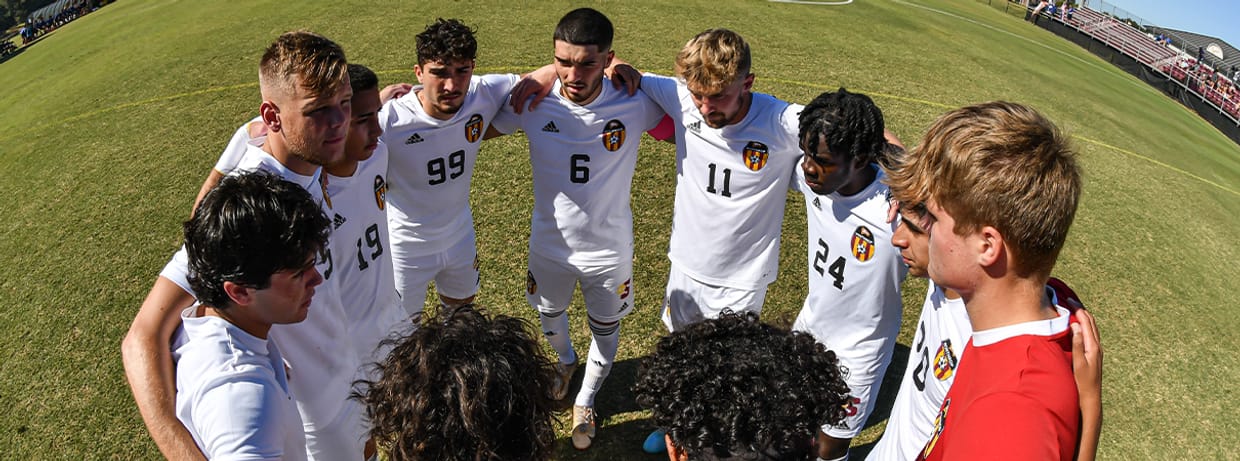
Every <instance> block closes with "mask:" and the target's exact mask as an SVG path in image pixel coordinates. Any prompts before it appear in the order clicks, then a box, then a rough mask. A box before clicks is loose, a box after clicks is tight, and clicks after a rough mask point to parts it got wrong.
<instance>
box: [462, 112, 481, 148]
mask: <svg viewBox="0 0 1240 461" xmlns="http://www.w3.org/2000/svg"><path fill="white" fill-rule="evenodd" d="M479 139H482V116H481V115H479V114H474V115H473V116H472V117H469V121H468V122H465V140H466V141H469V142H477V141H478V140H479Z"/></svg>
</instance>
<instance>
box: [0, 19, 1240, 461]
mask: <svg viewBox="0 0 1240 461" xmlns="http://www.w3.org/2000/svg"><path fill="white" fill-rule="evenodd" d="M571 7H572V6H570V5H569V4H568V3H566V2H522V3H515V4H514V3H512V2H495V1H488V2H425V3H416V4H407V3H398V2H384V3H379V4H376V3H372V2H361V1H338V2H315V3H308V4H299V5H298V6H297V7H296V8H288V7H287V6H286V4H284V3H282V2H274V1H255V2H245V3H236V2H171V1H166V0H154V1H143V2H137V1H122V2H117V3H115V4H113V5H109V6H108V7H105V8H103V9H101V10H100V11H98V12H96V13H93V14H91V15H88V16H86V17H84V18H82V19H80V20H78V21H75V22H73V23H70V24H69V25H67V26H65V27H63V28H61V29H59V30H57V31H56V32H54V33H52V34H51V35H49V36H47V37H45V38H44V39H43V40H41V41H39V42H38V43H36V44H35V45H34V46H32V47H31V48H30V49H27V50H25V51H24V52H23V53H21V54H20V55H18V56H16V57H14V58H13V59H11V60H9V61H6V62H4V63H2V64H0V88H4V89H5V92H4V93H3V94H0V108H4V109H2V110H0V197H3V202H0V203H3V205H0V261H4V262H5V264H3V265H0V351H4V352H3V353H0V365H2V366H0V407H3V408H7V409H8V410H7V411H5V412H4V414H3V415H0V453H2V454H3V457H4V458H10V457H11V458H31V459H40V458H50V459H58V458H66V459H68V458H75V459H107V458H112V459H143V458H157V457H158V452H157V450H156V449H155V447H154V444H152V443H151V442H150V440H149V438H148V437H147V435H146V432H145V429H144V428H143V426H142V423H141V420H140V418H139V416H138V413H137V411H136V408H135V407H134V405H133V401H132V398H131V397H130V395H129V392H128V388H127V387H126V384H125V379H124V374H123V371H122V368H121V363H120V357H119V347H118V345H119V341H120V339H121V337H122V336H123V335H124V332H125V330H126V329H127V328H128V325H129V322H130V320H131V319H132V317H133V314H134V312H135V311H136V309H137V306H138V305H139V303H140V302H141V299H142V297H143V296H144V295H145V293H146V291H147V289H148V288H149V286H150V283H151V281H152V280H153V279H154V276H155V274H156V273H157V272H158V270H159V268H160V267H161V266H162V264H163V263H164V261H165V260H166V258H167V257H168V256H169V255H170V254H171V253H172V251H173V250H174V249H175V247H176V246H177V245H178V244H179V222H180V221H181V220H183V219H184V218H186V217H187V216H188V213H189V206H190V203H191V201H192V199H193V196H194V194H195V193H196V192H197V190H198V185H199V184H200V183H201V181H202V179H203V178H204V177H205V174H206V172H207V171H208V170H209V168H210V167H211V165H212V164H213V163H214V161H215V158H216V156H217V155H218V153H219V151H220V149H221V148H222V147H223V146H224V144H225V142H226V140H227V137H228V136H229V134H230V133H231V132H232V130H233V129H235V127H236V126H237V125H239V124H240V123H242V122H244V121H245V120H247V119H249V118H250V117H251V116H252V113H253V112H254V111H255V109H256V108H257V104H258V90H257V85H256V84H255V81H256V79H255V74H256V72H255V68H256V67H257V66H256V63H257V60H258V57H259V55H260V54H261V52H262V50H263V48H264V47H265V46H266V45H267V44H268V43H270V41H271V40H272V39H273V38H274V37H275V36H276V35H278V34H279V33H281V32H283V31H286V30H290V29H297V28H306V29H311V30H315V31H317V32H320V33H323V34H325V35H327V36H328V37H331V38H333V39H335V40H337V41H338V42H339V43H341V44H342V45H343V46H344V47H345V49H346V51H347V52H348V54H349V57H350V59H351V60H353V61H355V62H360V63H363V64H366V65H368V66H370V67H372V68H373V69H375V70H377V71H379V72H380V75H381V78H382V79H383V83H384V84H386V83H391V82H395V81H412V80H413V74H412V71H411V67H412V64H413V60H414V54H413V51H412V46H413V40H414V38H413V36H414V35H415V34H416V33H417V32H419V31H420V30H421V28H422V27H423V26H424V25H425V24H426V23H428V22H429V21H430V20H432V19H433V18H435V17H457V18H461V19H463V20H464V21H466V22H467V23H468V24H471V25H472V26H474V27H476V28H477V29H478V38H479V42H480V55H479V60H478V64H479V71H480V72H516V71H522V70H528V69H532V68H534V67H537V66H539V65H542V64H544V63H547V62H549V58H550V49H551V46H550V45H551V43H550V42H551V40H550V35H551V30H552V28H553V27H554V24H555V22H556V20H558V18H559V17H560V16H561V15H562V14H563V13H564V12H566V11H568V10H569V9H571ZM596 7H597V8H599V9H600V10H602V11H603V12H605V13H607V14H608V15H609V16H610V17H611V19H612V20H613V22H614V23H615V24H616V28H617V36H616V40H615V46H614V48H615V49H616V50H617V53H618V55H620V56H622V57H623V58H624V59H626V60H628V61H630V62H632V63H634V64H635V65H637V66H638V67H639V68H642V69H648V70H652V71H656V72H663V73H666V72H669V71H670V69H671V66H672V58H673V56H674V55H675V53H676V51H677V50H679V48H680V46H681V45H683V43H684V41H685V40H687V39H688V38H689V37H690V36H692V35H693V34H694V33H696V32H698V31H700V30H702V29H705V28H708V27H728V28H732V29H734V30H737V31H739V32H740V33H741V34H743V35H744V36H745V37H746V38H747V39H748V40H749V42H750V44H751V46H752V48H753V52H754V65H753V68H754V71H755V73H756V74H757V83H756V90H758V91H762V92H767V93H771V94H774V95H776V96H779V97H781V98H784V99H787V100H789V101H794V102H800V103H805V102H807V101H809V100H810V99H811V98H812V97H813V96H814V95H816V94H818V93H819V92H821V91H824V90H831V89H835V88H837V87H840V86H845V87H847V88H849V89H850V90H854V91H861V92H865V93H868V94H870V95H872V96H873V97H874V98H875V101H876V102H877V103H878V104H879V105H880V106H881V107H882V108H883V110H884V113H885V114H886V117H887V121H888V125H889V127H890V128H891V129H892V130H893V131H894V132H896V133H897V134H898V135H900V136H901V137H902V138H903V139H904V140H905V141H906V143H908V144H910V145H913V144H916V143H917V142H918V139H919V137H920V135H921V133H922V132H923V130H924V129H925V128H926V127H927V126H928V125H929V124H930V122H931V121H932V120H933V119H934V117H936V116H937V115H938V114H940V113H942V112H944V111H946V110H947V109H948V108H951V107H956V106H960V105H965V104H969V103H974V102H980V101H986V100H991V99H1007V100H1014V101H1019V102H1024V103H1028V104H1031V105H1033V106H1034V107H1036V108H1038V109H1040V110H1041V111H1043V112H1044V113H1045V114H1047V115H1048V116H1049V117H1050V118H1052V119H1053V120H1055V121H1057V122H1058V123H1059V124H1060V125H1061V126H1062V127H1063V128H1065V129H1066V130H1067V131H1068V132H1069V133H1070V134H1071V135H1073V136H1074V138H1075V141H1076V146H1077V147H1078V150H1079V151H1080V153H1081V163H1082V166H1083V167H1084V171H1085V174H1086V189H1085V194H1084V198H1083V202H1082V204H1081V207H1080V210H1079V211H1078V214H1077V221H1076V224H1075V226H1074V227H1073V231H1072V234H1071V235H1070V238H1069V242H1068V245H1067V248H1066V249H1065V251H1064V253H1063V256H1062V257H1061V262H1060V264H1059V265H1058V267H1057V269H1056V275H1058V276H1059V277H1061V278H1063V279H1065V280H1068V281H1069V282H1070V283H1072V284H1073V285H1074V287H1075V288H1076V289H1077V291H1078V292H1079V293H1080V294H1081V296H1082V297H1083V298H1084V299H1085V301H1086V303H1087V304H1088V305H1089V306H1091V308H1092V309H1093V310H1094V312H1095V313H1096V315H1097V316H1098V318H1099V321H1100V325H1101V328H1102V332H1103V343H1104V346H1105V348H1106V353H1107V355H1106V368H1105V372H1106V375H1105V376H1106V380H1105V381H1104V402H1105V406H1106V407H1105V408H1106V420H1105V426H1104V431H1103V437H1102V447H1101V449H1100V452H1099V455H1100V456H1101V458H1103V459H1127V458H1137V459H1164V458H1171V457H1205V458H1227V457H1231V456H1235V455H1234V454H1233V453H1232V452H1231V450H1232V448H1233V447H1235V446H1238V445H1240V437H1238V436H1236V435H1235V434H1237V433H1240V431H1238V429H1240V427H1238V426H1240V424H1238V421H1240V420H1238V419H1237V417H1236V415H1237V414H1240V411H1237V410H1240V408H1237V403H1236V402H1237V401H1238V399H1237V397H1238V396H1237V395H1236V391H1235V390H1234V387H1233V386H1232V384H1233V383H1235V382H1236V381H1237V380H1238V379H1240V370H1237V366H1236V357H1237V356H1238V352H1240V350H1238V347H1237V344H1240V342H1238V341H1237V338H1236V337H1237V334H1236V333H1235V331H1236V330H1237V326H1240V325H1238V324H1240V321H1238V320H1237V319H1236V317H1235V316H1234V314H1233V313H1234V312H1235V311H1236V307H1237V305H1236V304H1237V303H1236V302H1235V301H1234V299H1235V293H1236V291H1237V288H1238V287H1237V280H1240V273H1238V271H1237V269H1236V265H1234V264H1230V263H1229V262H1230V261H1234V260H1236V259H1237V257H1238V256H1240V255H1238V254H1237V245H1236V243H1235V242H1237V241H1240V231H1237V224H1240V221H1238V220H1237V218H1236V216H1237V215H1238V213H1240V200H1237V198H1240V192H1238V191H1240V148H1237V146H1236V145H1235V144H1233V143H1231V142H1229V141H1228V140H1227V139H1226V138H1225V137H1224V136H1222V135H1221V134H1220V133H1218V132H1217V131H1216V130H1214V129H1213V128H1211V127H1210V126H1209V125H1208V124H1207V123H1205V122H1204V121H1203V120H1201V119H1200V118H1198V117H1196V116H1195V115H1193V114H1192V113H1190V112H1189V111H1187V110H1186V109H1184V108H1182V107H1181V106H1179V105H1178V104H1177V103H1175V102H1174V101H1172V100H1170V99H1168V98H1166V97H1163V96H1162V95H1161V94H1160V93H1158V92H1157V91H1155V90H1153V89H1151V88H1149V87H1148V86H1146V85H1144V84H1143V83H1141V82H1139V81H1138V80H1136V79H1135V78H1132V77H1130V76H1128V75H1127V74H1125V73H1123V72H1122V71H1120V70H1119V69H1116V68H1114V67H1111V66H1110V65H1108V64H1107V63H1105V62H1102V61H1101V60H1099V59H1096V58H1094V57H1093V56H1092V55H1090V54H1088V53H1087V52H1085V51H1084V50H1081V49H1079V48H1077V47H1076V46H1074V45H1072V44H1070V43H1068V42H1066V41H1063V40H1061V39H1059V38H1057V37H1055V36H1053V35H1051V34H1049V33H1047V32H1045V31H1042V30H1040V29H1038V28H1036V27H1033V26H1031V25H1029V24H1026V23H1023V22H1021V21H1020V20H1018V19H1016V18H1014V17H1012V16H1011V15H1009V14H1005V13H1004V12H1003V11H1002V10H1001V9H997V8H995V7H993V6H988V5H987V3H986V2H980V1H973V2H960V1H956V2H951V1H947V0H917V1H904V0H892V1H888V2H873V1H865V2H855V3H853V4H850V5H847V6H841V7H825V6H817V5H793V4H780V3H768V2H761V1H752V0H749V1H741V0H721V1H700V0H699V1H692V0H690V1H683V2H676V3H664V2H653V1H632V2H625V3H615V2H605V3H600V4H598V5H596ZM673 155H674V153H673V151H672V148H671V146H670V145H666V144H662V143H653V142H649V140H647V142H646V143H645V144H644V145H643V147H642V155H641V157H640V159H639V165H638V171H637V174H636V177H635V178H634V187H633V190H634V196H633V211H634V224H635V232H636V239H635V241H636V249H635V250H636V251H635V255H636V261H635V266H634V268H635V278H636V280H635V282H636V286H637V291H636V293H637V304H636V305H637V306H638V307H637V309H636V310H635V311H634V313H633V315H631V316H630V317H629V318H628V319H627V320H626V321H625V323H624V329H623V332H622V342H621V351H620V357H619V358H618V363H617V365H616V367H615V370H614V371H613V375H612V377H611V378H610V379H609V380H608V382H607V384H606V385H605V387H604V388H603V391H602V393H601V394H600V398H599V404H598V410H599V411H600V412H601V414H602V416H603V417H604V419H603V420H602V425H601V427H600V428H599V436H598V438H597V439H596V442H595V446H594V447H593V448H592V449H591V450H590V451H587V452H584V453H578V452H575V451H573V450H572V449H571V448H570V447H569V444H568V442H567V427H566V428H564V430H563V432H562V434H561V439H562V440H561V441H560V452H559V453H558V458H559V459H658V458H656V457H652V456H648V455H644V454H642V453H641V452H640V449H639V448H638V445H639V444H640V443H641V440H642V438H643V437H644V436H645V434H646V432H647V431H648V430H649V429H650V428H649V425H648V423H647V422H646V416H645V414H644V413H642V412H641V411H640V410H639V409H638V408H636V406H635V404H634V403H633V402H632V399H631V397H630V395H629V393H628V391H627V388H628V386H629V385H630V384H631V383H632V380H633V377H634V374H635V370H636V366H637V363H638V361H639V360H640V358H641V357H642V356H644V355H645V354H646V353H647V351H649V350H650V348H651V347H652V345H653V343H654V342H655V341H656V340H657V338H658V337H659V336H660V335H662V334H663V328H662V326H661V324H660V323H659V322H658V320H657V308H658V306H659V304H660V301H661V296H662V285H663V282H664V281H665V277H666V271H667V260H666V257H665V256H664V252H665V250H666V245H667V243H666V242H667V236H668V232H669V230H670V217H671V196H672V188H673V187H674V182H675V177H674V171H673V161H672V158H673ZM480 157H481V158H480V160H479V164H478V169H477V172H476V177H475V178H474V191H473V196H472V201H473V204H474V213H475V220H476V222H477V226H478V236H479V247H480V254H481V255H482V260H483V261H482V262H483V270H484V271H485V275H484V278H483V291H482V293H481V295H480V301H481V302H482V303H484V304H486V305H488V306H490V307H491V308H492V309H493V310H497V311H501V312H506V313H510V314H514V315H520V316H523V317H526V318H529V319H534V318H535V316H534V314H533V312H532V310H531V309H530V308H529V307H528V306H527V305H526V304H525V302H524V300H523V299H522V296H521V294H520V293H521V290H522V289H523V282H524V277H523V274H524V256H525V248H526V246H525V245H526V239H527V238H528V232H529V224H528V223H529V212H530V209H531V196H530V182H529V166H528V161H527V160H526V158H527V157H526V153H525V143H524V138H523V137H521V136H519V135H518V136H513V137H508V138H501V139H499V140H495V141H491V142H489V143H488V144H487V145H486V146H485V147H484V149H483V152H482V154H481V156H480ZM802 207H803V205H802V204H801V202H800V200H799V199H798V198H797V197H795V196H790V198H789V203H788V213H787V217H786V219H785V223H784V233H783V239H784V242H783V248H782V256H781V266H782V273H781V275H780V277H779V279H778V280H777V281H776V282H775V283H774V284H773V285H772V286H771V288H770V294H769V296H768V302H767V308H766V311H765V312H764V317H765V318H766V319H768V320H772V321H776V322H790V321H791V319H792V318H793V317H794V316H795V315H796V312H797V310H798V309H799V308H800V305H801V300H802V299H803V297H804V294H805V286H804V285H805V272H804V271H805V251H806V249H805V245H806V243H805V241H804V234H805V222H804V219H805V218H804V210H803V209H802ZM924 289H925V284H924V282H921V281H916V280H910V281H909V282H907V283H906V290H905V296H904V297H905V305H906V306H909V310H907V311H906V312H905V322H904V323H905V325H904V326H905V328H904V331H903V332H902V336H901V342H900V345H899V346H897V358H896V361H895V362H893V366H892V370H891V371H890V372H889V375H892V376H898V375H899V372H900V371H901V370H902V368H903V363H904V362H903V360H904V357H905V356H906V355H907V344H908V340H909V338H910V336H911V327H910V324H911V323H912V322H914V321H915V319H916V318H917V309H918V306H920V301H921V297H922V295H923V294H924ZM574 309H575V310H574V311H573V312H574V314H573V322H574V323H573V325H574V333H575V334H574V339H575V341H576V344H577V345H578V348H579V349H584V347H585V346H586V345H587V344H588V343H587V341H588V336H587V335H588V329H586V327H585V325H584V316H582V315H581V314H580V312H581V310H580V309H581V308H580V305H579V301H578V306H577V307H575V308H574ZM891 383H892V384H889V385H888V386H887V387H886V389H885V390H886V391H887V392H886V394H888V398H889V397H890V393H891V392H894V390H895V387H896V385H895V384H894V381H892V382H891ZM880 419H881V418H874V421H873V422H876V423H877V424H876V425H874V426H872V427H870V428H869V429H867V430H866V432H864V433H863V434H862V436H861V437H859V438H858V439H857V444H859V445H865V444H867V443H869V442H871V441H873V440H875V439H876V438H877V437H878V435H879V434H881V430H882V426H883V423H882V421H880Z"/></svg>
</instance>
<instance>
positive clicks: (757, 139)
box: [642, 74, 802, 289]
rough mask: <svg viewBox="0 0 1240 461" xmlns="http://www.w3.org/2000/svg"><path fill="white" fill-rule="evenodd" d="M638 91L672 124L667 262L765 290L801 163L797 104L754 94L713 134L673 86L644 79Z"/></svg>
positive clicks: (716, 281)
mask: <svg viewBox="0 0 1240 461" xmlns="http://www.w3.org/2000/svg"><path fill="white" fill-rule="evenodd" d="M642 89H643V90H644V91H647V92H649V94H650V97H651V99H653V100H654V101H655V102H656V103H657V104H659V106H660V107H662V108H663V110H665V111H666V112H667V114H668V115H669V116H670V117H672V119H673V120H674V121H675V124H676V199H675V209H674V211H673V216H672V237H671V243H670V248H669V251H668V258H670V259H671V260H672V263H674V264H676V266H677V267H678V268H679V269H680V270H682V271H684V272H685V273H686V274H688V275H689V276H690V277H692V278H693V279H694V280H697V281H699V282H704V283H707V284H711V285H719V286H726V287H732V288H742V289H758V288H761V287H765V286H766V285H767V284H769V283H770V282H772V281H774V280H775V276H776V274H777V272H778V270H779V242H780V230H781V225H782V223H783V217H784V202H785V198H786V197H787V192H788V182H789V180H790V178H791V172H792V170H793V169H794V168H795V167H796V164H797V161H798V160H799V159H800V157H801V150H800V147H799V146H798V142H797V139H796V138H797V123H798V122H797V116H798V115H799V114H800V112H801V109H802V106H800V105H797V104H789V103H787V102H784V101H780V100H778V99H775V98H774V97H772V96H770V95H766V94H761V93H753V95H752V98H753V99H752V102H751V104H750V107H749V111H748V113H747V114H746V116H745V118H744V119H743V120H741V121H740V122H739V123H736V124H733V125H728V126H725V127H723V128H711V127H710V126H708V125H707V124H706V122H705V120H703V118H702V115H701V113H700V112H699V111H698V109H697V107H696V106H695V105H694V104H693V100H692V96H691V95H690V94H689V91H688V89H687V88H685V86H684V85H683V84H682V83H680V82H679V81H678V80H676V79H673V78H669V77H660V76H656V75H651V74H647V75H645V76H643V77H642Z"/></svg>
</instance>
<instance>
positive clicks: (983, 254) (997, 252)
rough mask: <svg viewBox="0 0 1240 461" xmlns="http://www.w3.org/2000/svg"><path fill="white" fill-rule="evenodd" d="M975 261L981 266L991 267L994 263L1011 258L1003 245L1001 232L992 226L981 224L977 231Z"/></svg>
mask: <svg viewBox="0 0 1240 461" xmlns="http://www.w3.org/2000/svg"><path fill="white" fill-rule="evenodd" d="M977 237H978V239H977V242H976V245H977V249H976V250H977V263H978V264H979V265H981V266H982V267H992V266H994V265H995V263H997V262H999V261H1003V260H1004V259H1006V258H1011V256H1012V255H1010V254H1007V248H1006V247H1005V246H1004V242H1003V234H1001V233H999V230H998V229H995V228H994V227H992V226H982V228H981V229H980V230H978V231H977Z"/></svg>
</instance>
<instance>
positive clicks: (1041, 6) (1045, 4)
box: [1029, 0, 1051, 23]
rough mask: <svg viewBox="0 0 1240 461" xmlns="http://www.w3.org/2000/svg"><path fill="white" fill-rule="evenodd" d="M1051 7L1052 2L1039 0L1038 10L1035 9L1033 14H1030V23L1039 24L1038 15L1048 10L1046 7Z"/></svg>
mask: <svg viewBox="0 0 1240 461" xmlns="http://www.w3.org/2000/svg"><path fill="white" fill-rule="evenodd" d="M1050 5H1051V2H1050V1H1048V0H1039V1H1038V6H1037V7H1036V8H1034V9H1033V12H1032V13H1029V21H1030V22H1033V23H1037V22H1038V13H1041V12H1042V10H1044V9H1046V7H1048V6H1050Z"/></svg>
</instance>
